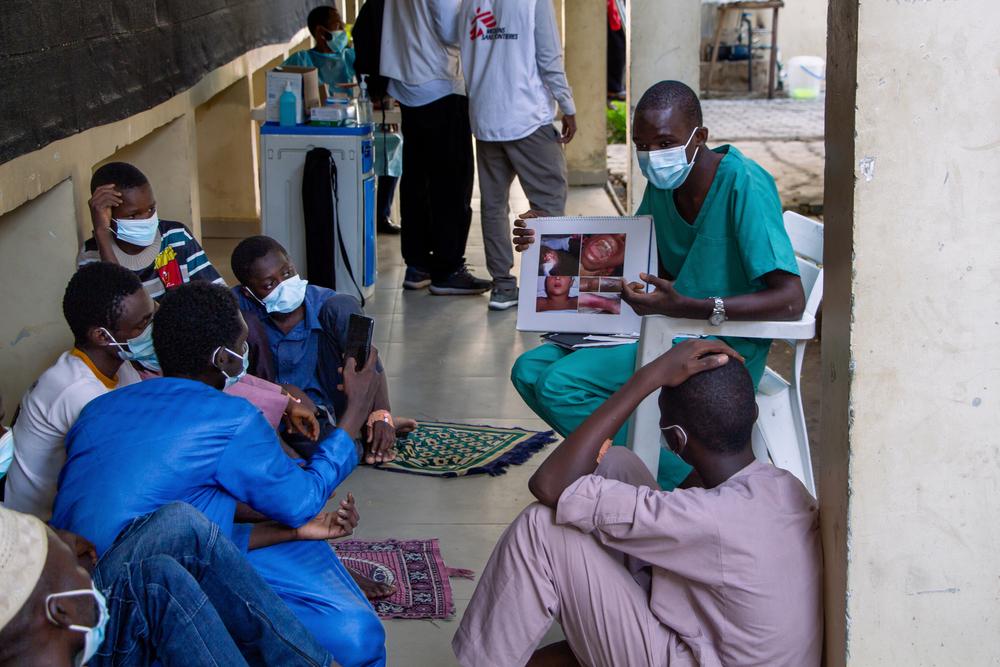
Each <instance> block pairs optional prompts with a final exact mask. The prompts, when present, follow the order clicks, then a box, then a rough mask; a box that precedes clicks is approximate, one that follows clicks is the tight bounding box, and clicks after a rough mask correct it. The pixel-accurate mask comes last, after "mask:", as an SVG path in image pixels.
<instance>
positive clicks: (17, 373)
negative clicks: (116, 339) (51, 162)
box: [0, 181, 79, 422]
mask: <svg viewBox="0 0 1000 667" xmlns="http://www.w3.org/2000/svg"><path fill="white" fill-rule="evenodd" d="M72 219H73V184H72V183H71V182H70V181H63V182H62V183H59V184H58V185H56V186H55V187H54V188H52V189H51V190H49V191H48V192H46V193H45V194H44V195H42V196H41V197H39V198H37V199H36V200H34V201H32V202H30V203H28V204H25V205H24V206H22V207H21V208H19V209H17V210H15V211H14V212H12V213H10V214H8V215H5V216H3V218H2V219H0V285H3V290H2V291H0V312H2V313H3V317H0V394H2V395H3V397H4V405H5V406H6V411H7V420H8V422H9V420H10V418H11V417H13V416H14V409H15V407H16V406H17V404H18V402H19V401H20V400H21V395H22V394H23V393H24V390H25V389H26V388H27V387H28V386H29V385H30V384H31V383H32V382H34V381H35V378H37V377H38V376H39V375H40V374H41V372H42V371H43V370H45V369H46V368H47V367H48V366H49V365H51V364H52V362H53V361H54V360H55V358H56V356H58V354H59V352H60V351H62V350H65V349H67V346H69V345H71V344H72V341H73V337H72V336H71V335H70V332H69V327H67V326H66V320H65V319H64V318H63V314H62V296H63V291H64V290H65V288H66V283H67V282H69V279H70V276H72V275H73V270H74V268H75V265H74V262H73V258H74V257H76V253H77V250H78V249H79V246H78V243H79V241H78V238H77V234H76V227H75V226H74V225H72V224H66V221H67V220H72Z"/></svg>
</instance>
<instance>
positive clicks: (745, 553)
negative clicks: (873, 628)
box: [556, 462, 823, 667]
mask: <svg viewBox="0 0 1000 667" xmlns="http://www.w3.org/2000/svg"><path fill="white" fill-rule="evenodd" d="M556 520H557V521H558V522H559V523H561V524H569V525H573V526H576V527H577V528H579V529H580V530H582V531H585V532H588V533H593V534H594V535H595V536H596V537H597V538H598V539H599V540H600V541H601V542H602V543H604V544H606V545H608V546H609V547H611V548H613V549H615V550H617V551H621V552H623V553H626V554H629V555H631V556H634V557H637V558H639V559H641V560H643V561H645V562H647V563H649V564H650V565H652V582H651V587H650V599H649V603H650V609H651V611H652V612H653V614H654V615H655V616H656V617H657V618H658V619H659V620H660V621H661V622H662V623H663V624H664V625H665V626H667V627H669V628H670V629H671V630H673V631H674V632H676V633H677V634H678V635H679V636H680V637H681V639H682V640H683V641H684V642H685V643H686V644H687V645H688V646H689V647H690V648H691V650H692V652H693V653H694V654H695V656H696V657H697V659H698V662H699V664H701V665H707V666H715V665H727V666H729V665H741V666H742V665H794V666H796V667H805V666H811V665H819V664H820V652H821V646H822V638H823V617H822V554H821V551H820V539H819V514H818V510H817V506H816V501H815V499H813V498H812V496H810V495H809V493H808V492H807V491H806V490H805V488H804V487H803V486H802V484H801V482H799V480H798V479H796V478H795V477H794V476H793V475H791V474H790V473H788V472H786V471H784V470H781V469H780V468H775V467H774V466H771V465H769V464H765V463H760V462H754V463H751V464H750V465H748V466H747V467H746V468H744V469H743V470H741V471H740V472H738V473H736V474H735V475H733V476H732V477H731V478H730V479H728V480H726V481H725V482H724V483H723V484H720V485H719V486H717V487H715V488H714V489H685V490H676V491H672V492H663V491H657V490H653V489H650V488H648V487H644V486H642V487H636V486H632V485H630V484H625V483H623V482H619V481H615V480H610V479H605V478H603V477H599V476H597V475H588V476H586V477H582V478H580V479H579V480H577V481H576V482H574V483H573V485H572V486H570V487H569V488H568V489H566V491H565V492H564V493H563V495H562V497H561V498H560V500H559V506H558V510H557V515H556Z"/></svg>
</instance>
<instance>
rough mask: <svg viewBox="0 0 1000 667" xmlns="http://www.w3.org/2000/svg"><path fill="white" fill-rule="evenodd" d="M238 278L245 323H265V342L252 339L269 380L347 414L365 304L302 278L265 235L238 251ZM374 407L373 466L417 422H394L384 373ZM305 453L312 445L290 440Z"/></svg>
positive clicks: (387, 456)
mask: <svg viewBox="0 0 1000 667" xmlns="http://www.w3.org/2000/svg"><path fill="white" fill-rule="evenodd" d="M231 261H232V268H233V274H234V275H235V276H236V279H237V280H239V281H240V284H239V285H238V286H236V287H234V288H233V293H234V294H235V295H236V298H237V299H238V300H239V304H240V310H241V311H242V312H243V315H244V316H245V317H246V318H247V320H248V321H256V322H259V323H260V324H261V325H262V328H263V329H264V332H265V333H266V340H261V341H253V342H252V343H253V345H252V347H255V348H260V349H259V350H257V352H258V353H257V355H255V356H256V357H258V358H260V357H262V356H264V357H268V358H269V360H270V362H271V367H272V368H273V369H274V373H275V377H268V378H266V379H268V380H272V381H274V382H278V383H281V384H285V383H289V384H294V385H296V386H298V387H301V388H302V389H303V391H305V393H306V394H307V395H308V396H309V398H311V399H312V401H313V403H315V404H316V405H317V406H319V407H320V408H325V409H326V410H328V411H329V412H330V413H332V415H333V416H334V417H336V418H337V419H340V418H341V415H342V414H343V410H344V401H345V398H346V397H345V395H344V392H343V390H342V389H341V388H340V387H341V386H342V385H343V375H342V373H341V371H340V368H341V367H342V366H343V364H344V352H345V351H346V347H347V326H348V321H349V320H350V317H351V315H352V314H357V315H361V314H363V313H362V310H361V304H360V303H358V300H357V299H355V298H354V297H353V296H351V295H349V294H338V293H337V292H334V291H333V290H330V289H327V288H325V287H317V286H316V285H309V284H308V281H305V280H303V279H302V278H301V277H300V276H299V274H298V271H297V270H296V268H295V265H294V264H293V263H292V261H291V259H289V257H288V253H287V252H286V251H285V249H284V248H283V247H282V246H281V244H280V243H278V242H277V241H275V240H274V239H272V238H270V237H267V236H251V237H250V238H247V239H244V240H243V241H241V242H240V244H239V245H238V246H236V248H235V249H234V250H233V255H232V260H231ZM379 382H380V385H379V387H378V392H377V394H376V396H375V399H374V401H373V402H372V405H371V415H370V419H369V422H368V424H367V428H368V432H367V436H366V442H367V444H368V451H367V453H366V455H365V460H366V461H367V462H368V463H381V462H383V461H390V460H392V459H393V458H394V457H395V450H394V447H395V443H396V432H397V428H398V429H399V430H401V431H407V430H412V429H413V428H414V427H415V426H416V424H415V423H414V422H413V421H412V420H403V419H400V420H399V423H398V424H396V423H395V422H394V420H393V418H392V415H391V414H390V408H389V388H388V385H387V384H386V379H385V375H384V374H381V373H380V374H379ZM290 444H291V445H292V447H295V448H296V449H298V450H302V453H303V454H304V455H306V456H308V453H309V451H310V450H311V449H312V447H311V446H308V445H307V446H306V447H305V448H303V447H302V443H298V442H296V441H295V440H291V441H290Z"/></svg>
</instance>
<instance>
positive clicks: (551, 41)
mask: <svg viewBox="0 0 1000 667" xmlns="http://www.w3.org/2000/svg"><path fill="white" fill-rule="evenodd" d="M535 62H536V64H537V65H538V74H539V75H540V76H541V77H542V81H543V82H544V83H545V87H546V88H548V89H549V92H550V93H551V94H552V97H554V98H555V100H556V102H558V103H559V109H561V110H562V112H563V113H564V114H565V115H567V116H572V115H575V114H576V105H575V104H573V91H572V90H571V89H570V87H569V82H568V81H566V68H565V66H564V65H563V56H562V41H561V40H560V39H559V27H558V26H557V25H556V11H555V8H554V7H553V6H552V0H537V2H536V3H535Z"/></svg>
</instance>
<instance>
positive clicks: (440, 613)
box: [330, 539, 473, 618]
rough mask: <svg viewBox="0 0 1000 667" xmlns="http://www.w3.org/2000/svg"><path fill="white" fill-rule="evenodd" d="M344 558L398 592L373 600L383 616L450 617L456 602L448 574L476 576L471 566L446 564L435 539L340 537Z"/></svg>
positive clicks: (337, 547) (336, 546)
mask: <svg viewBox="0 0 1000 667" xmlns="http://www.w3.org/2000/svg"><path fill="white" fill-rule="evenodd" d="M330 546H332V547H333V550H334V551H336V552H337V556H339V557H340V560H341V562H342V563H343V564H344V565H345V566H346V567H349V568H351V569H353V570H356V571H358V572H361V573H362V574H364V575H365V576H367V577H369V578H371V579H374V580H375V581H377V582H380V583H386V584H395V586H396V592H395V593H393V594H392V595H391V596H389V597H387V598H384V599H382V600H374V601H372V606H374V607H375V612H376V613H377V614H378V615H379V616H380V617H381V618H451V617H452V616H453V615H454V613H455V603H454V601H453V599H452V595H451V582H449V581H448V578H449V577H463V578H466V579H472V578H473V572H472V570H461V569H456V568H450V567H446V566H445V564H444V560H443V559H442V558H441V550H440V548H439V547H438V541H437V540H436V539H430V540H377V541H367V540H337V541H333V542H330Z"/></svg>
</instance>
